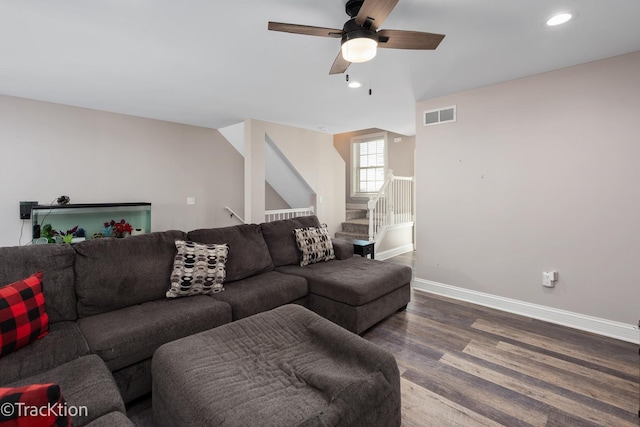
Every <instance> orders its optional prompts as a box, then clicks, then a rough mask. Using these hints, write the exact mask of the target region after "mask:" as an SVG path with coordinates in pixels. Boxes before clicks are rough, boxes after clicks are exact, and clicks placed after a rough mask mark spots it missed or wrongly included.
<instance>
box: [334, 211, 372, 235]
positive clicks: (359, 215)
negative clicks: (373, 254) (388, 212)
mask: <svg viewBox="0 0 640 427" xmlns="http://www.w3.org/2000/svg"><path fill="white" fill-rule="evenodd" d="M336 238H338V239H358V240H369V220H368V219H367V210H366V209H347V216H346V221H345V222H343V223H342V231H338V232H337V233H336Z"/></svg>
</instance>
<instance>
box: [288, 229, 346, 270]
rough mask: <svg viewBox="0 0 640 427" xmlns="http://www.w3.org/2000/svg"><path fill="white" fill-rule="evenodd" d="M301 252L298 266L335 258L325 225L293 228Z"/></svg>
mask: <svg viewBox="0 0 640 427" xmlns="http://www.w3.org/2000/svg"><path fill="white" fill-rule="evenodd" d="M293 234H294V235H295V236H296V244H297V245H298V249H300V252H301V258H300V267H304V266H305V265H309V264H315V263H317V262H322V261H331V260H332V259H336V254H335V253H334V252H333V244H331V237H329V232H328V231H327V228H326V227H304V228H296V229H294V230H293Z"/></svg>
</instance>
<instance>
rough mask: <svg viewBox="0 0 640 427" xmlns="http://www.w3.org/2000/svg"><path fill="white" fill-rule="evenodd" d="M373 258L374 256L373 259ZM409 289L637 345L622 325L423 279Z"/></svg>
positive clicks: (632, 330) (631, 329)
mask: <svg viewBox="0 0 640 427" xmlns="http://www.w3.org/2000/svg"><path fill="white" fill-rule="evenodd" d="M376 258H377V257H376ZM413 288H414V289H416V290H420V291H424V292H430V293H433V294H437V295H442V296H445V297H449V298H453V299H458V300H462V301H467V302H470V303H473V304H478V305H482V306H485V307H491V308H495V309H498V310H502V311H506V312H509V313H514V314H519V315H522V316H527V317H532V318H534V319H538V320H544V321H546V322H550V323H555V324H558V325H563V326H568V327H570V328H574V329H579V330H582V331H587V332H592V333H594V334H599V335H604V336H606V337H611V338H616V339H619V340H622V341H627V342H631V343H634V344H639V343H640V342H639V336H638V327H637V326H635V325H629V324H626V323H620V322H614V321H612V320H606V319H601V318H598V317H593V316H587V315H584V314H579V313H573V312H570V311H565V310H559V309H557V308H552V307H546V306H543V305H537V304H531V303H528V302H524V301H519V300H515V299H510V298H504V297H500V296H496V295H491V294H487V293H483V292H477V291H472V290H470V289H464V288H459V287H456V286H451V285H445V284H444V283H438V282H433V281H431V280H425V279H418V278H416V279H414V281H413Z"/></svg>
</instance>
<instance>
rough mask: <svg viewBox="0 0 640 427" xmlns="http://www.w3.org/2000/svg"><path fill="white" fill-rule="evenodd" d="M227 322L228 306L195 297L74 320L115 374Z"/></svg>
mask: <svg viewBox="0 0 640 427" xmlns="http://www.w3.org/2000/svg"><path fill="white" fill-rule="evenodd" d="M130 238H131V237H130ZM230 321H231V308H230V307H229V305H228V304H226V303H223V302H221V301H217V300H214V299H212V298H210V297H208V296H204V295H198V296H193V297H186V298H178V299H170V300H168V299H163V300H158V301H151V302H147V303H144V304H140V305H134V306H130V307H125V308H121V309H119V310H114V311H110V312H107V313H101V314H97V315H95V316H89V317H85V318H82V319H80V320H78V325H79V326H80V330H81V331H82V334H83V335H84V337H85V338H86V340H87V343H88V344H89V348H90V349H91V352H92V353H95V354H97V355H98V356H100V357H101V358H102V359H103V360H104V361H105V362H106V364H107V366H108V367H109V369H111V370H112V371H115V370H117V369H120V368H124V367H126V366H129V365H132V364H134V363H137V362H140V361H142V360H145V359H147V358H149V357H151V355H152V354H153V352H154V351H155V350H156V348H158V347H159V346H161V345H162V344H164V343H166V342H169V341H173V340H175V339H178V338H182V337H185V336H187V335H191V334H194V333H196V332H201V331H204V330H207V329H211V328H214V327H216V326H219V325H222V324H224V323H228V322H230Z"/></svg>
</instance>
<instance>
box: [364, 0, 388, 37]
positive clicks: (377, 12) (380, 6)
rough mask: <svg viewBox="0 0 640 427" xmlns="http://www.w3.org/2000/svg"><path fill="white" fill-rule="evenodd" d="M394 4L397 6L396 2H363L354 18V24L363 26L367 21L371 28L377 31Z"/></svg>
mask: <svg viewBox="0 0 640 427" xmlns="http://www.w3.org/2000/svg"><path fill="white" fill-rule="evenodd" d="M396 4H398V0H364V3H362V6H361V7H360V11H359V12H358V15H357V16H356V24H358V25H364V24H365V23H366V22H367V21H369V22H371V28H373V29H374V30H377V29H378V28H380V25H382V22H384V20H385V19H387V16H389V14H390V13H391V11H392V10H393V8H394V7H396Z"/></svg>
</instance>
